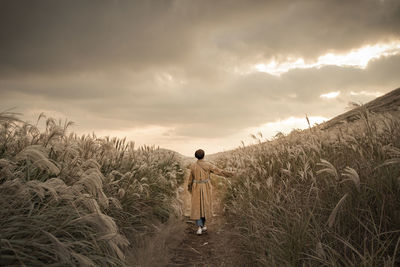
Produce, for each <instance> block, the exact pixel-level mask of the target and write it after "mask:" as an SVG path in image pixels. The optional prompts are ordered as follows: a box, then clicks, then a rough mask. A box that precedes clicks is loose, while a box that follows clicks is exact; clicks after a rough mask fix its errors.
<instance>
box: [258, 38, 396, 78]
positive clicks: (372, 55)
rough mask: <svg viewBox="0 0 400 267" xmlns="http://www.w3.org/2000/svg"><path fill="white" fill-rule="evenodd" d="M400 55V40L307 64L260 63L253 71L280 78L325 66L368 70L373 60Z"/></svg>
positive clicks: (295, 61) (297, 61)
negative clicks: (297, 71) (286, 74)
mask: <svg viewBox="0 0 400 267" xmlns="http://www.w3.org/2000/svg"><path fill="white" fill-rule="evenodd" d="M398 54H400V40H399V41H396V42H392V43H388V44H376V45H366V46H363V47H361V48H358V49H354V50H352V51H350V52H349V53H346V54H334V53H327V54H325V55H322V56H320V57H318V59H317V60H316V61H314V62H305V61H304V59H303V58H295V59H293V58H287V59H286V60H285V61H280V62H276V60H271V61H270V62H268V63H258V64H255V65H254V66H253V71H254V70H255V71H259V72H266V73H269V74H271V75H276V76H279V75H281V74H282V73H285V72H288V71H289V70H292V69H308V68H321V67H323V66H328V65H334V66H349V67H356V68H361V69H363V68H366V66H367V65H368V63H369V62H370V61H371V60H372V59H377V58H380V57H382V56H394V55H398Z"/></svg>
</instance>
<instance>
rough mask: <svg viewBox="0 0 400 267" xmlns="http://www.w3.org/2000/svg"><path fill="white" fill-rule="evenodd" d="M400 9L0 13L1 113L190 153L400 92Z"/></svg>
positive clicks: (369, 3)
mask: <svg viewBox="0 0 400 267" xmlns="http://www.w3.org/2000/svg"><path fill="white" fill-rule="evenodd" d="M399 70H400V1H398V0H393V1H390V0H362V1H356V0H352V1H348V0H343V1H341V0H335V1H330V0H323V1H322V0H315V1H313V0H307V1H298V0H296V1H285V0H279V1H255V0H254V1H249V0H246V1H244V0H242V1H238V0H236V1H235V0H229V1H228V0H227V1H216V0H209V1H207V0H205V1H204V0H202V1H200V0H198V1H194V0H193V1H190V0H171V1H162V0H157V1H151V0H146V1H122V0H104V1H99V0H96V1H95V0H92V1H85V0H80V1H53V0H49V1H31V0H27V1H19V0H10V1H7V0H3V1H0V111H2V110H8V109H10V108H13V111H15V112H20V113H22V114H23V115H22V117H23V118H25V119H27V120H29V121H32V122H33V121H35V119H36V118H37V116H38V115H39V114H40V113H41V112H45V114H46V115H47V116H52V117H55V118H61V119H65V118H67V119H69V120H72V121H74V122H75V123H76V124H75V126H74V127H73V128H72V130H73V131H75V132H78V133H80V134H83V133H91V132H95V133H96V134H97V135H98V136H105V135H111V136H121V137H123V136H127V138H128V139H129V140H134V141H135V142H136V143H137V144H139V145H141V144H149V145H152V144H154V145H159V146H160V147H164V148H168V149H173V150H175V151H178V152H180V153H182V154H185V155H192V154H193V152H194V150H195V149H197V148H199V147H201V148H204V149H205V150H206V153H207V152H208V153H214V152H218V151H223V150H227V149H231V148H234V147H237V146H239V145H240V142H241V141H242V140H243V141H244V142H245V143H246V144H247V143H249V142H251V138H250V137H249V135H250V134H251V133H254V134H256V133H258V132H261V133H262V134H263V136H264V137H270V136H273V135H275V134H276V133H277V131H283V132H288V131H290V130H291V129H293V128H301V127H305V125H306V120H305V115H306V114H307V115H308V116H309V117H310V118H311V120H312V123H314V122H315V123H318V122H321V121H323V120H327V119H329V118H332V117H334V116H336V115H338V114H340V113H343V112H344V111H345V110H346V107H347V106H348V103H349V102H350V101H355V102H361V103H366V102H368V101H369V100H372V99H374V98H375V97H377V96H379V95H382V94H384V93H387V92H389V91H391V90H393V89H395V88H398V87H400V72H399Z"/></svg>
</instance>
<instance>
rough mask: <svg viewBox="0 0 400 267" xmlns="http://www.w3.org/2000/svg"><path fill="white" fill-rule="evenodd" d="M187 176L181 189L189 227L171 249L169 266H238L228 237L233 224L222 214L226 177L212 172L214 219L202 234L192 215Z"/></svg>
mask: <svg viewBox="0 0 400 267" xmlns="http://www.w3.org/2000/svg"><path fill="white" fill-rule="evenodd" d="M187 178H188V176H187V177H186V179H185V183H184V185H183V188H184V191H182V192H181V193H180V196H179V198H180V201H181V204H182V209H183V215H184V220H185V222H186V229H185V230H184V232H183V233H182V234H183V235H184V236H183V238H182V240H181V242H180V243H179V244H178V245H177V246H176V247H175V248H174V249H172V250H171V251H170V253H171V254H172V255H171V258H170V262H169V263H168V264H167V266H171V267H172V266H234V265H235V264H234V263H233V262H232V261H233V257H231V256H230V255H233V248H232V247H231V246H229V244H228V243H229V241H228V238H227V234H228V232H227V231H228V230H229V225H228V224H227V223H226V221H225V220H224V217H223V216H222V212H223V205H222V202H221V199H222V196H223V194H224V188H225V186H224V185H225V183H226V180H225V179H224V178H222V177H218V176H214V175H212V177H211V180H212V185H213V194H212V199H213V213H214V216H213V218H212V220H209V222H206V225H207V228H208V231H207V232H206V233H204V234H202V235H200V236H198V235H196V230H197V226H196V225H195V223H194V222H193V221H191V220H190V219H189V215H190V193H189V192H188V191H187V190H186V189H187Z"/></svg>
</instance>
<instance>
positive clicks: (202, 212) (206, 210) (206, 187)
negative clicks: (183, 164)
mask: <svg viewBox="0 0 400 267" xmlns="http://www.w3.org/2000/svg"><path fill="white" fill-rule="evenodd" d="M194 155H195V157H196V158H197V162H195V163H193V164H191V165H190V166H189V168H190V176H189V181H188V190H189V192H190V193H191V194H192V209H191V214H190V218H191V219H192V220H195V221H196V225H197V226H198V227H199V228H198V229H197V232H196V233H197V234H198V235H201V234H202V233H204V232H205V231H207V227H206V225H205V223H206V219H210V218H211V216H212V196H211V194H212V187H211V181H210V173H211V172H212V173H215V174H217V175H221V176H225V177H230V176H233V173H232V172H229V171H224V170H221V169H219V168H217V167H215V166H214V165H212V164H211V163H209V162H207V161H204V160H203V158H204V150H202V149H199V150H197V151H196V152H195V154H194Z"/></svg>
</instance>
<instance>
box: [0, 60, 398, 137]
mask: <svg viewBox="0 0 400 267" xmlns="http://www.w3.org/2000/svg"><path fill="white" fill-rule="evenodd" d="M398 69H400V55H399V56H393V57H389V58H385V57H382V58H381V59H379V60H375V61H371V62H370V64H369V65H368V67H367V68H366V69H364V70H362V69H358V68H350V67H337V66H336V67H334V66H326V67H322V68H319V69H318V68H312V69H298V70H292V71H289V72H287V73H285V74H283V75H281V76H280V77H276V76H271V75H269V74H265V73H255V74H248V75H242V76H239V77H238V76H237V75H234V74H230V75H228V74H227V75H226V76H225V77H224V80H228V81H230V82H229V83H221V84H217V86H216V85H209V84H207V82H206V81H200V80H195V79H194V80H188V81H187V83H188V84H190V86H189V87H190V88H187V86H188V85H174V86H172V87H171V88H169V87H168V86H167V85H162V86H160V85H158V84H157V83H156V82H154V83H150V82H149V80H152V77H151V75H150V74H148V75H144V76H143V77H141V78H140V79H138V78H137V77H136V78H137V81H141V82H138V83H136V84H135V85H134V88H133V90H132V91H130V90H129V84H123V83H121V85H120V86H121V89H120V88H119V87H115V85H114V84H113V83H112V80H109V81H108V82H107V83H105V84H103V85H102V86H103V88H111V87H113V86H114V89H113V90H111V91H112V92H118V94H112V93H110V94H109V95H107V96H98V95H95V94H94V95H95V97H93V98H90V97H82V98H79V95H78V94H76V96H77V97H76V98H62V101H61V100H57V98H54V96H52V95H50V94H43V93H40V92H39V91H37V92H36V93H34V94H30V90H33V91H34V90H35V88H31V87H30V86H32V83H29V82H28V83H24V82H21V83H20V84H19V88H30V90H26V92H25V93H24V92H23V91H22V90H21V91H17V90H11V91H10V92H9V93H4V92H3V93H2V95H1V96H2V97H3V96H4V97H6V98H7V99H8V101H5V100H3V101H2V102H3V104H6V106H8V107H10V106H17V107H18V108H19V110H21V109H22V110H21V111H22V112H24V113H26V112H29V111H28V110H29V109H27V111H24V108H25V107H29V108H32V107H35V108H43V109H45V110H56V111H60V112H64V113H65V114H68V115H69V118H70V119H72V120H74V121H77V122H78V123H79V124H80V125H83V126H84V127H85V128H86V129H88V131H90V130H91V129H110V130H111V129H127V128H130V127H142V126H146V125H160V126H171V125H172V126H174V127H176V129H175V130H174V132H173V134H175V135H179V136H191V137H221V136H225V135H228V134H233V133H235V132H238V131H240V130H241V129H243V128H247V127H252V126H255V125H260V124H263V123H265V122H269V121H275V120H279V119H285V118H287V117H290V116H295V117H304V116H305V114H308V115H314V116H317V115H318V116H325V117H332V116H334V115H336V114H339V113H341V112H343V111H344V110H345V107H346V106H347V104H348V103H349V102H350V101H361V100H362V99H361V98H360V97H354V96H351V95H350V92H351V91H354V92H360V91H372V92H376V91H378V92H383V93H384V92H387V91H389V90H391V89H395V88H396V87H398V85H399V84H400V77H399V75H398V72H397V70H398ZM101 80H103V81H106V80H107V79H101ZM72 83H73V85H74V86H75V85H76V84H77V82H76V81H72ZM68 85H69V84H68V83H66V84H65V83H63V84H62V85H60V86H57V84H55V83H54V84H53V86H54V90H55V91H61V90H63V88H64V87H68ZM37 86H39V85H37ZM71 87H72V86H71ZM38 88H40V87H38ZM60 88H61V89H60ZM78 88H80V90H81V91H82V92H85V90H86V89H85V87H84V85H83V86H81V87H78ZM90 88H91V87H90V85H89V89H90ZM124 88H128V89H124ZM150 89H151V92H150V93H146V91H148V90H150ZM332 91H339V92H341V94H340V96H339V97H338V98H337V99H332V100H323V99H321V98H320V95H321V94H324V93H329V92H332ZM137 92H143V93H141V94H138V93H137ZM80 114H85V116H82V115H80Z"/></svg>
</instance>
